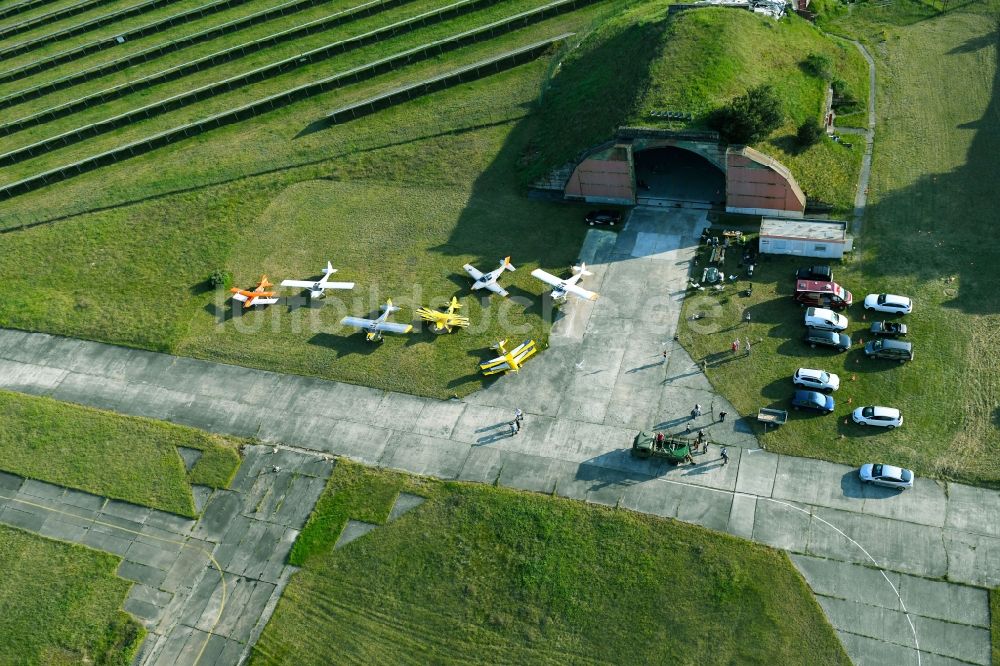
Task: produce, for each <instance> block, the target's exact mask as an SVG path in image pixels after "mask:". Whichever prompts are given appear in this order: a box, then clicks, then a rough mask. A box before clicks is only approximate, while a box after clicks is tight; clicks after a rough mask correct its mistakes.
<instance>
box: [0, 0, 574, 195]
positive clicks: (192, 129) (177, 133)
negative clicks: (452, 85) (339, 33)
mask: <svg viewBox="0 0 1000 666" xmlns="http://www.w3.org/2000/svg"><path fill="white" fill-rule="evenodd" d="M591 1H592V0H559V2H556V3H552V4H551V5H547V6H546V7H544V8H541V9H539V10H532V11H530V12H525V13H524V14H523V15H516V16H514V17H510V18H508V19H504V20H501V21H497V22H495V23H491V24H488V25H486V26H482V27H480V28H476V29H474V30H469V31H466V32H463V33H459V34H458V35H453V36H452V37H449V38H446V39H442V40H436V41H433V42H430V43H428V44H424V45H422V46H419V47H416V48H413V49H408V50H405V51H402V52H399V53H396V54H394V55H391V56H388V57H386V58H382V59H380V60H376V61H374V62H371V63H368V64H366V65H362V66H361V67H355V68H352V69H350V70H347V71H344V72H341V73H338V74H335V75H333V76H331V77H326V78H323V79H320V80H318V81H313V82H310V83H307V84H305V85H301V86H297V87H295V88H291V89H288V90H284V91H282V92H279V93H277V94H275V95H271V96H268V97H265V98H263V99H258V100H256V101H253V102H250V103H249V104H245V105H242V106H240V107H237V108H235V109H230V110H228V111H223V112H221V113H218V114H214V115H212V116H209V117H207V118H203V119H201V120H198V121H195V122H193V123H188V124H185V125H182V126H180V127H174V128H172V129H168V130H164V131H162V132H159V133H157V134H155V135H152V136H148V137H144V138H142V139H139V140H137V141H134V142H131V143H128V144H125V145H123V146H119V147H117V148H114V149H111V150H109V151H106V152H103V153H100V154H98V155H93V156H90V157H87V158H84V159H83V160H80V161H77V162H74V163H72V164H68V165H64V166H61V167H57V168H55V169H52V170H49V171H46V172H43V173H40V174H35V175H32V176H29V177H27V178H24V179H22V180H19V181H17V182H14V183H10V184H8V185H6V186H4V187H2V188H0V198H10V197H13V196H16V195H18V194H23V193H25V192H29V191H31V190H33V189H37V188H39V187H43V186H46V185H50V184H52V183H54V182H57V181H60V180H65V179H66V178H70V177H72V176H75V175H78V174H80V173H83V172H84V171H88V170H90V169H93V168H96V167H99V166H103V165H106V164H112V163H115V162H117V161H119V160H121V159H127V158H130V157H134V156H135V155H138V154H141V153H144V152H148V151H150V150H154V149H156V148H159V147H162V146H165V145H168V144H170V143H172V142H174V141H177V140H180V139H184V138H188V137H191V136H195V135H197V134H200V133H201V132H204V131H207V130H208V129H212V128H215V127H219V126H221V125H224V124H228V123H231V122H238V121H241V120H245V119H247V118H250V117H253V116H255V115H258V114H260V113H265V112H268V111H271V110H274V109H275V108H278V107H281V106H284V105H286V104H289V103H292V102H296V101H299V100H301V99H304V98H306V97H310V96H312V95H316V94H319V93H322V92H326V91H329V90H332V89H334V88H337V87H339V86H341V85H344V84H347V83H356V82H359V81H363V80H365V79H367V78H370V77H373V76H377V75H378V74H381V73H384V72H388V71H392V70H393V69H395V68H396V67H397V66H402V65H408V64H412V63H414V62H419V61H421V60H424V59H426V58H429V57H434V56H437V55H439V54H440V53H443V52H445V51H448V50H452V49H456V48H460V47H462V46H465V45H467V44H470V43H475V42H477V41H479V40H480V37H482V36H487V37H488V38H493V37H495V36H497V35H498V34H502V33H504V32H506V31H508V30H511V29H517V28H521V27H523V26H524V25H527V24H530V23H532V22H535V21H538V20H542V19H544V18H547V17H548V15H547V13H546V11H545V10H548V9H552V10H553V13H559V12H560V11H561V10H565V9H575V8H576V7H577V6H579V5H580V4H587V3H589V2H591ZM525 15H530V16H525ZM565 37H567V34H562V35H559V36H558V37H555V38H550V39H548V40H545V41H544V42H536V43H534V44H531V45H529V46H527V47H522V48H519V49H515V50H512V51H507V52H505V53H502V54H500V55H498V56H495V57H493V58H490V59H487V60H484V61H482V62H480V63H476V64H473V65H471V66H467V67H463V68H461V69H460V70H456V71H454V72H451V73H450V74H449V76H457V77H463V76H464V77H465V80H470V78H475V77H472V76H471V75H468V76H466V75H465V73H466V72H471V71H473V70H476V69H481V70H483V71H485V68H487V67H493V68H494V71H501V70H502V69H504V68H506V65H503V66H501V63H502V62H503V63H508V61H510V62H513V63H514V64H520V63H522V62H525V61H526V58H533V57H537V56H539V55H541V54H542V53H543V52H544V51H545V49H547V48H548V47H549V46H550V45H551V44H553V43H556V42H558V41H561V40H563V39H565ZM508 64H509V63H508ZM237 78H242V77H237ZM218 85H219V84H213V85H212V86H211V87H216V86H218ZM206 88H208V87H203V88H202V89H199V90H205V89H206ZM197 92H198V91H192V93H187V94H182V95H179V96H176V97H174V98H171V99H170V100H164V101H163V102H158V103H157V104H155V105H151V106H163V105H165V104H167V103H173V102H174V101H175V100H178V98H184V99H187V100H188V101H189V102H193V101H197V99H195V98H196V93H197ZM227 92H228V90H227ZM148 108H149V107H143V109H148ZM171 108H175V107H173V106H171ZM131 116H135V117H136V119H139V118H140V117H141V114H140V113H139V112H138V111H135V110H133V111H130V112H128V113H126V114H122V115H120V116H117V117H116V119H109V120H108V121H104V122H102V123H99V124H97V123H95V124H94V125H91V126H88V127H97V126H98V125H105V124H107V123H110V122H111V120H116V121H119V120H120V119H123V118H126V117H131ZM142 119H143V120H144V119H145V117H142ZM110 129H111V128H107V129H105V131H109V130H110ZM97 133H98V134H100V133H101V132H97ZM78 140H79V139H78ZM72 143H75V141H74V140H72V133H66V134H63V135H60V137H57V138H55V139H49V140H46V141H43V142H40V143H37V144H33V145H32V146H29V147H28V148H25V149H20V150H17V151H12V152H10V153H7V154H6V155H7V156H10V155H13V154H15V153H18V154H23V153H24V152H25V151H26V150H29V149H30V150H31V151H32V152H42V153H44V152H47V151H46V150H44V149H43V146H45V145H47V146H48V147H49V148H52V147H54V146H56V145H60V146H62V145H68V144H72ZM24 159H27V158H26V157H25V158H24Z"/></svg>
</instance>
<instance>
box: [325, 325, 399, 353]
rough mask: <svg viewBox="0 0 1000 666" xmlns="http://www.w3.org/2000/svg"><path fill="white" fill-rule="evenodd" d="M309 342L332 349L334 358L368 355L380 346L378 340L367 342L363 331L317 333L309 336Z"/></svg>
mask: <svg viewBox="0 0 1000 666" xmlns="http://www.w3.org/2000/svg"><path fill="white" fill-rule="evenodd" d="M390 335H391V334H390ZM309 344H311V345H317V346H319V347H325V348H326V349H332V350H333V351H334V352H336V354H337V356H336V358H342V357H344V356H351V355H352V354H355V355H358V356H368V355H369V354H371V353H373V352H375V351H376V350H377V349H378V348H379V347H381V343H379V342H368V341H367V340H366V339H365V332H364V331H357V332H356V333H350V334H348V335H343V334H333V333H317V334H316V335H314V336H312V337H311V338H309Z"/></svg>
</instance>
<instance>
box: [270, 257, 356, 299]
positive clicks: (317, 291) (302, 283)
mask: <svg viewBox="0 0 1000 666" xmlns="http://www.w3.org/2000/svg"><path fill="white" fill-rule="evenodd" d="M336 272H337V269H336V268H334V267H333V264H332V263H330V262H329V261H328V262H326V268H324V269H323V277H321V278H320V279H319V280H318V281H316V280H282V281H281V286H282V287H302V288H303V289H308V290H309V297H310V298H321V297H322V296H324V294H325V293H326V290H327V289H354V283H353V282H330V281H329V280H330V276H331V275H333V274H334V273H336Z"/></svg>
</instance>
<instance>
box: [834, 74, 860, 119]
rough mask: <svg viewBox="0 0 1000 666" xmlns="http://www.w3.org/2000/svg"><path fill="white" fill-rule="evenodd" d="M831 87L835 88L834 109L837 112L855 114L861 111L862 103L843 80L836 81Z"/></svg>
mask: <svg viewBox="0 0 1000 666" xmlns="http://www.w3.org/2000/svg"><path fill="white" fill-rule="evenodd" d="M830 87H831V88H833V108H834V109H835V110H836V111H837V112H839V113H854V112H856V111H860V110H861V103H860V102H858V98H857V97H855V96H854V93H852V92H851V91H850V89H849V88H848V87H847V83H845V82H844V80H843V79H834V80H833V81H831V82H830Z"/></svg>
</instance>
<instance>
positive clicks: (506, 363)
mask: <svg viewBox="0 0 1000 666" xmlns="http://www.w3.org/2000/svg"><path fill="white" fill-rule="evenodd" d="M490 349H495V350H497V351H499V352H500V356H497V357H496V358H494V359H492V360H489V361H486V362H485V363H480V364H479V369H480V370H482V372H483V374H484V375H496V374H499V373H501V372H517V371H518V370H520V369H521V366H522V365H524V362H525V361H527V360H528V359H529V358H531V357H532V356H534V355H535V352H537V351H538V348H537V346H536V345H535V341H534V340H525V341H524V342H522V343H521V344H519V345H518V346H516V347H514V348H513V349H511V350H510V351H507V341H506V340H501V341H500V342H498V343H496V344H495V345H493V346H492V347H490Z"/></svg>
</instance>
